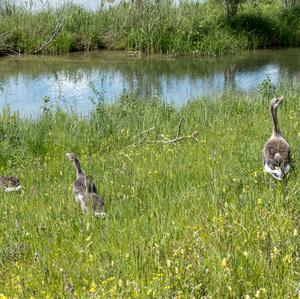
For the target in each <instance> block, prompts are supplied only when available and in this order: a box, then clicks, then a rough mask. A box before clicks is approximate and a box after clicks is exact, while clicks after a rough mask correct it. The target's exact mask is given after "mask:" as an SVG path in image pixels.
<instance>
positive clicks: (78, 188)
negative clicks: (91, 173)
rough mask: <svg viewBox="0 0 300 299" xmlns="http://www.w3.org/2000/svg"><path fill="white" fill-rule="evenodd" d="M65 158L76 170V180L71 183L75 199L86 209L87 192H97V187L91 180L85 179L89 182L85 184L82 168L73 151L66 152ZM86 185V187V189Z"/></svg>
mask: <svg viewBox="0 0 300 299" xmlns="http://www.w3.org/2000/svg"><path fill="white" fill-rule="evenodd" d="M66 156H67V158H68V159H69V160H70V161H71V162H72V163H73V165H74V167H75V170H76V180H75V181H74V183H73V188H72V190H73V193H74V195H75V200H76V202H77V203H79V204H80V206H81V209H82V210H84V211H86V210H87V196H86V194H87V193H93V194H97V188H96V185H95V183H94V181H93V180H90V179H89V178H88V179H87V180H88V181H89V182H90V183H89V184H87V182H86V178H87V176H86V175H85V173H84V171H83V169H82V168H81V165H80V162H79V160H78V158H77V157H76V155H75V154H74V153H66ZM87 187H88V189H87Z"/></svg>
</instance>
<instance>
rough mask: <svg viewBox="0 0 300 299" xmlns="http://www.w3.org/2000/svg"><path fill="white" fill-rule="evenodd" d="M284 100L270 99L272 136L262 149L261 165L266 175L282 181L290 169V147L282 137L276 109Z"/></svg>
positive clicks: (281, 98)
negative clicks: (262, 164)
mask: <svg viewBox="0 0 300 299" xmlns="http://www.w3.org/2000/svg"><path fill="white" fill-rule="evenodd" d="M283 100H284V98H283V97H279V98H275V99H272V101H271V103H270V113H271V116H272V121H273V129H272V135H271V137H270V139H269V140H268V141H267V143H266V144H265V145H264V148H263V163H264V169H265V171H266V172H267V173H269V174H270V175H272V176H273V177H274V178H275V179H277V180H279V181H282V180H283V179H284V178H285V176H286V174H287V173H288V172H289V171H290V169H291V166H290V165H291V152H290V146H289V144H288V143H287V142H286V141H285V139H284V138H283V137H282V135H281V132H280V129H279V125H278V118H277V108H278V106H279V105H280V104H281V103H282V102H283Z"/></svg>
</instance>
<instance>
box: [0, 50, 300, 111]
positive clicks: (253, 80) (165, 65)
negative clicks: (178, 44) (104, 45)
mask: <svg viewBox="0 0 300 299" xmlns="http://www.w3.org/2000/svg"><path fill="white" fill-rule="evenodd" d="M0 69H1V72H0V109H1V108H3V106H4V105H6V104H9V105H10V107H11V108H12V110H19V111H20V113H21V114H22V115H29V114H31V113H32V114H36V113H39V112H40V106H41V103H42V98H43V96H49V97H50V98H51V100H52V102H56V103H58V104H59V105H61V106H62V107H64V108H68V107H72V109H73V110H76V111H77V112H79V113H82V114H84V115H85V114H88V113H89V111H90V110H91V109H92V104H91V101H90V100H89V97H91V96H94V93H93V91H92V88H91V86H90V82H93V83H94V85H95V87H96V89H97V90H99V92H100V93H101V95H102V97H103V98H104V99H105V101H108V102H110V101H114V100H115V99H116V98H118V97H119V96H120V94H121V93H122V92H124V90H129V89H130V90H133V91H134V92H135V93H136V94H138V95H139V96H140V97H141V98H147V97H149V96H151V95H153V94H160V95H161V96H162V97H163V98H164V99H165V100H166V101H172V102H174V103H175V104H176V105H182V104H183V103H185V102H186V101H187V100H190V99H192V98H195V97H198V96H201V95H210V94H214V93H220V92H222V91H224V90H225V89H228V88H230V89H238V90H241V91H243V92H251V91H253V90H255V89H256V88H257V86H258V85H259V84H260V83H261V82H262V81H263V80H265V79H266V78H267V77H269V78H270V79H271V81H272V83H273V84H275V85H276V84H278V82H279V81H280V79H281V78H282V77H285V78H287V79H291V80H297V79H298V80H299V77H300V76H299V73H300V49H287V50H272V51H257V52H251V53H247V54H244V55H240V56H236V57H225V58H224V57H222V58H196V57H179V58H173V57H167V56H152V57H142V58H134V57H128V56H127V54H126V53H124V52H121V53H120V52H107V51H97V52H92V53H89V54H84V53H73V54H68V55H64V56H19V57H8V58H7V57H4V58H1V59H0Z"/></svg>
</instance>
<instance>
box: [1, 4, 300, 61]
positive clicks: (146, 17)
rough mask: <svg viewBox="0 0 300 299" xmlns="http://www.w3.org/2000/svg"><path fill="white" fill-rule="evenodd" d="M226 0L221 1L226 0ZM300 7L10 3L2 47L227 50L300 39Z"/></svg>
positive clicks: (7, 49)
mask: <svg viewBox="0 0 300 299" xmlns="http://www.w3.org/2000/svg"><path fill="white" fill-rule="evenodd" d="M221 2H222V1H221ZM299 20H300V9H299V7H295V8H294V9H293V10H284V9H283V7H282V2H281V1H269V2H267V3H266V4H264V3H258V4H257V3H256V4H255V5H254V4H253V1H249V2H248V1H246V2H245V3H244V4H243V5H241V6H240V8H239V12H238V14H237V16H235V17H233V18H232V19H231V20H230V21H228V20H227V19H226V18H225V11H224V5H223V3H220V1H212V0H211V1H206V2H204V3H197V2H196V3H190V2H184V1H183V2H181V4H180V5H173V4H172V1H168V0H164V1H153V2H151V1H142V4H141V6H140V8H139V9H137V8H136V7H135V6H132V5H129V4H126V3H123V4H121V5H117V6H115V7H113V8H111V9H102V10H99V11H97V12H91V11H87V10H85V9H83V8H81V7H78V6H74V5H67V6H65V7H63V8H60V9H57V10H53V9H44V10H42V11H39V12H36V11H30V10H29V11H28V10H25V9H22V8H17V7H14V6H9V8H8V9H6V10H5V11H3V12H2V15H1V16H0V52H1V53H16V52H22V53H35V52H39V53H52V54H57V53H65V52H69V51H78V50H91V49H94V48H95V47H97V48H107V49H124V50H134V51H142V52H147V53H171V54H192V55H223V54H232V53H237V52H240V51H242V50H247V49H256V48H266V47H285V46H299V45H300V21H299Z"/></svg>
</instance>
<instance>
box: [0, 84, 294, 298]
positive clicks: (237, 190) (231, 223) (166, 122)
mask: <svg viewBox="0 0 300 299" xmlns="http://www.w3.org/2000/svg"><path fill="white" fill-rule="evenodd" d="M278 93H280V94H283V95H285V97H286V99H287V101H286V104H285V105H284V106H283V107H280V112H279V121H280V124H281V129H282V131H283V133H284V135H285V137H286V139H287V140H288V141H289V142H290V144H291V147H292V150H293V158H294V171H293V172H292V174H291V175H290V177H289V179H288V183H287V193H286V195H285V196H284V193H283V188H284V187H283V184H281V183H276V182H274V183H275V185H276V187H275V191H272V189H270V185H269V177H268V176H266V175H264V173H263V171H262V165H261V150H262V146H263V144H264V143H265V141H266V140H267V138H268V137H269V136H270V132H271V121H270V116H269V113H268V102H269V96H270V95H269V94H268V90H267V89H264V92H262V93H261V94H258V95H257V96H253V97H247V96H245V95H241V94H227V95H224V96H223V97H222V99H220V100H216V99H199V100H198V101H195V102H191V103H189V104H187V105H186V106H185V107H183V108H181V109H180V110H175V109H174V108H173V107H172V106H169V105H166V104H164V103H162V102H161V101H160V100H158V99H153V100H151V101H149V102H140V101H138V100H137V99H135V98H134V97H132V96H123V97H122V98H121V99H120V100H119V101H118V102H117V103H115V104H112V105H99V106H98V107H97V109H96V110H95V112H94V113H93V114H92V115H91V117H90V118H88V119H82V118H80V117H79V116H77V115H72V114H71V115H70V114H66V113H64V112H62V111H51V110H50V111H49V110H48V109H45V113H44V115H42V116H41V117H40V118H38V119H35V120H30V119H27V120H25V119H20V118H19V117H18V116H17V115H13V114H11V113H9V111H8V110H6V111H3V112H2V113H1V115H0V124H1V130H0V132H1V135H0V136H1V143H0V147H1V149H0V152H1V160H0V166H1V175H2V174H6V175H8V174H14V175H18V176H19V177H20V179H21V181H22V185H23V191H22V192H21V193H20V194H16V193H14V194H12V193H10V194H7V193H4V192H3V191H1V190H0V191H1V201H0V215H1V223H2V224H1V226H0V242H1V246H0V265H1V268H0V269H1V270H0V277H1V279H0V290H1V292H2V293H3V296H2V297H1V298H3V297H4V295H5V296H7V297H9V298H12V297H16V298H20V297H24V298H29V297H30V296H32V297H35V298H55V297H57V298H62V297H65V298H68V297H70V298H71V297H73V296H76V297H77V298H87V297H89V296H90V297H96V298H171V297H172V298H189V297H190V296H194V297H195V298H201V297H205V298H212V297H213V298H250V297H251V298H252V297H254V296H256V297H257V298H287V297H293V296H294V294H295V291H296V289H297V288H298V284H299V281H300V277H299V273H300V265H299V248H300V239H299V235H298V234H299V233H300V232H299V219H300V217H299V212H300V206H299V189H300V181H299V171H298V170H299V167H300V163H299V153H298V150H297V149H298V148H299V146H300V139H299V123H298V119H299V113H300V102H299V96H298V95H299V89H295V88H294V89H290V88H289V89H288V90H287V89H286V88H284V87H283V89H282V90H281V91H279V92H278ZM181 117H185V118H186V122H185V123H183V124H182V129H181V132H180V136H182V135H190V134H192V133H193V132H195V131H199V135H198V142H196V141H195V140H193V139H188V140H183V141H181V142H178V143H176V144H167V145H164V144H147V142H149V141H151V140H156V138H160V137H159V135H160V134H163V135H164V136H165V137H166V138H173V137H175V136H176V133H177V125H178V123H179V120H180V119H181ZM152 127H155V128H154V130H153V131H151V132H150V134H149V136H148V138H147V139H146V140H145V141H144V143H142V144H140V145H138V146H136V147H130V146H128V145H130V144H133V143H138V142H139V140H141V139H142V135H141V136H137V135H138V133H139V132H141V131H143V130H145V129H148V128H152ZM136 136H137V137H136ZM69 151H73V152H75V153H77V154H78V156H79V157H80V160H81V162H82V165H83V167H84V169H85V170H86V172H87V173H89V174H91V175H93V176H94V178H95V181H96V183H97V186H98V189H99V190H100V192H101V193H102V194H103V196H104V197H105V200H106V208H107V212H108V218H107V219H106V220H99V219H94V218H91V217H89V216H85V215H82V213H81V211H80V208H79V207H78V206H77V205H76V203H75V201H74V199H73V196H72V194H71V184H72V181H73V180H74V176H75V171H74V169H73V167H72V165H71V164H70V162H69V161H67V160H66V158H65V153H66V152H69ZM72 292H73V293H72ZM249 296H250V297H249ZM4 298H5V297H4Z"/></svg>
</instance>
